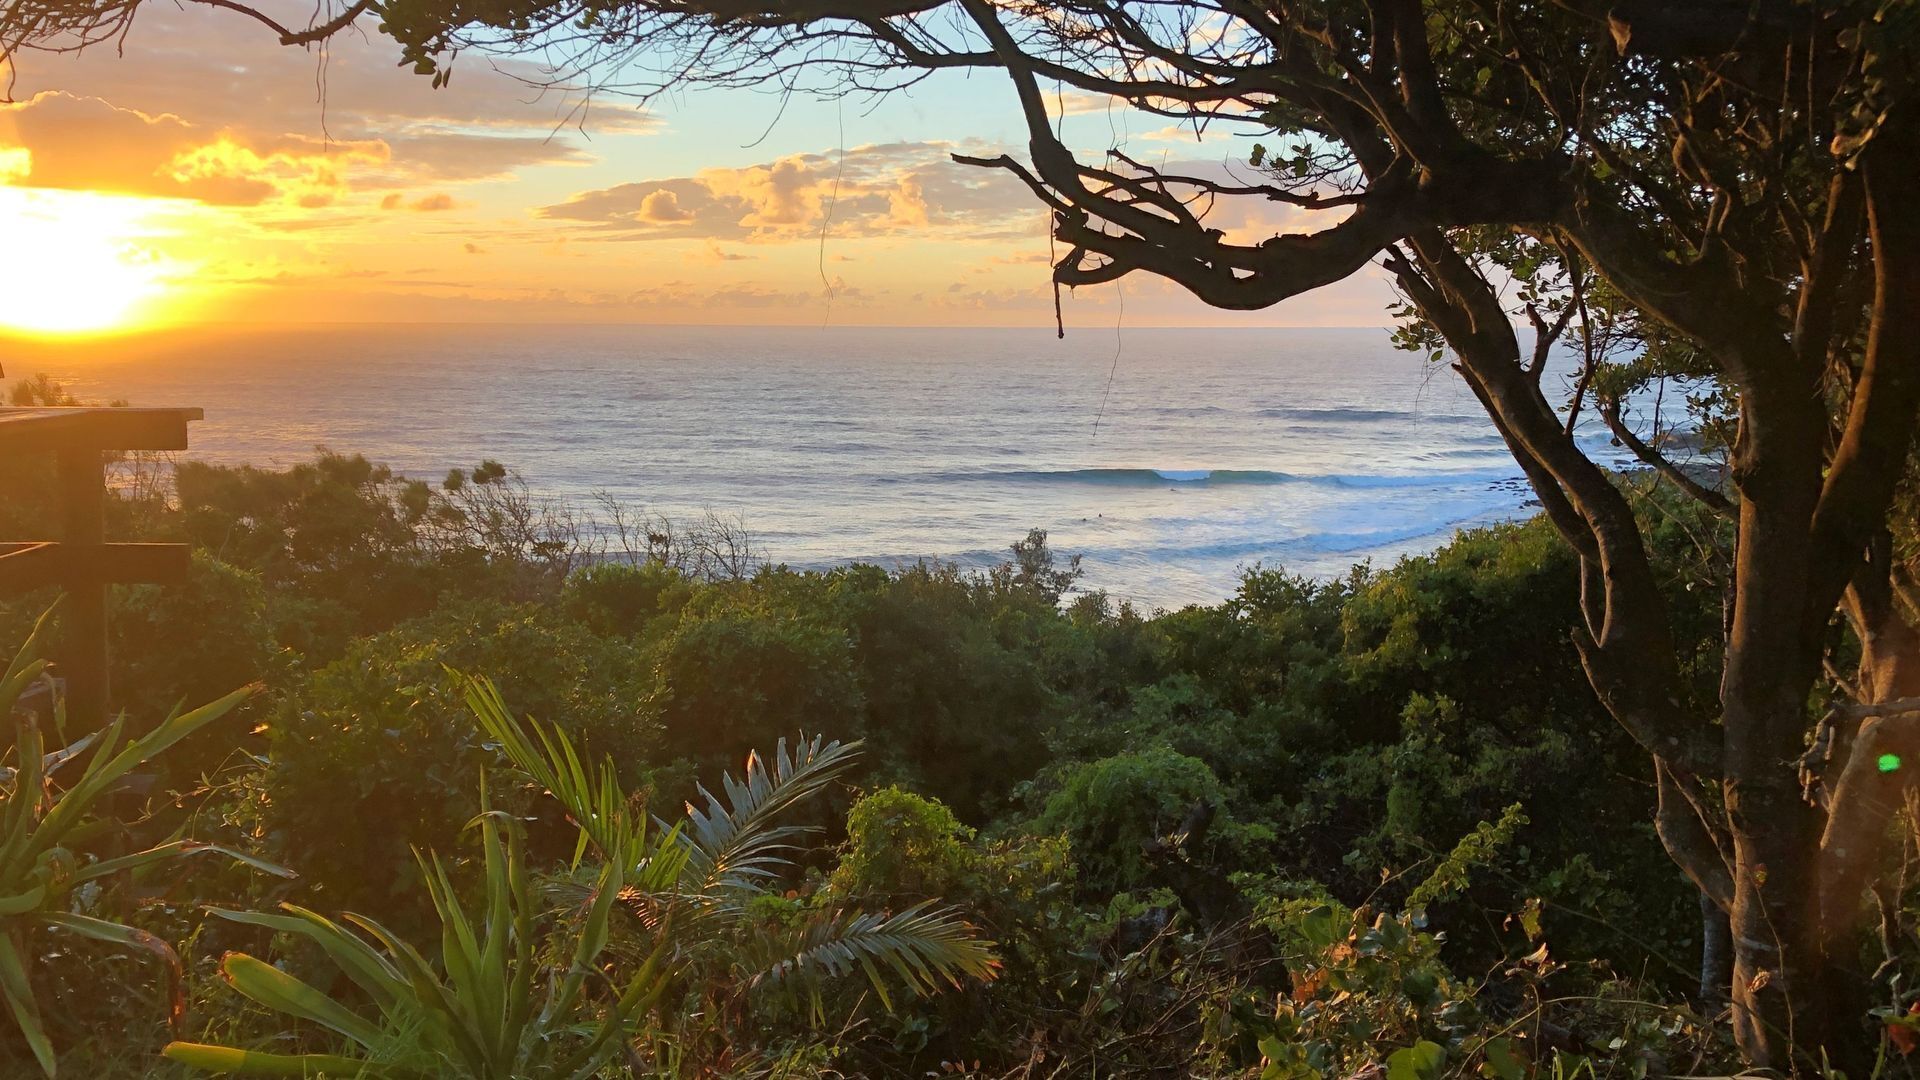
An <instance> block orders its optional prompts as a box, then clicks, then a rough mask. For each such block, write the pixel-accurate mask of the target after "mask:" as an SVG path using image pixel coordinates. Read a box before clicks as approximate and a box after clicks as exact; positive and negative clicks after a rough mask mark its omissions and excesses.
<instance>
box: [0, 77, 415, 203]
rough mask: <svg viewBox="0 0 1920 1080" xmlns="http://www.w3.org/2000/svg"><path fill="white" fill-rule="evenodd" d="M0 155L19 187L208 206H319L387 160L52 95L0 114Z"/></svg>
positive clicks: (375, 150) (353, 148)
mask: <svg viewBox="0 0 1920 1080" xmlns="http://www.w3.org/2000/svg"><path fill="white" fill-rule="evenodd" d="M0 150H4V151H10V153H9V154H8V160H10V161H12V162H13V163H14V167H13V168H12V169H10V170H9V172H10V178H11V180H12V182H13V183H15V184H18V185H21V186H26V187H40V188H63V189H69V190H84V191H105V192H113V193H116V194H125V195H148V196H156V197H160V198H170V199H191V200H194V201H197V202H202V203H208V204H211V205H216V206H258V205H260V204H262V203H266V202H270V201H286V202H290V203H294V204H296V205H303V206H308V207H314V206H324V205H326V204H327V203H330V202H332V201H333V199H334V198H335V197H337V196H338V195H339V194H340V193H342V192H343V191H344V190H345V188H346V174H347V172H348V171H349V170H351V169H353V168H355V167H358V166H362V165H373V164H380V163H383V162H385V161H386V160H387V148H386V146H385V145H384V144H382V143H379V142H377V141H353V142H334V143H325V142H322V141H319V140H315V139H309V138H306V137H305V136H300V135H279V136H271V137H259V138H256V137H251V136H247V135H244V134H241V133H238V132H234V131H231V130H223V129H210V128H207V127H204V126H201V125H197V124H193V123H189V122H188V121H186V120H183V119H181V118H180V117H178V116H175V115H173V114H172V113H148V112H142V111H140V110H137V109H128V108H122V107H120V106H117V105H114V104H112V103H110V102H108V101H105V100H102V99H100V98H97V97H84V96H80V95H75V94H69V93H64V92H61V91H54V90H49V91H43V92H41V93H38V94H35V95H34V96H32V97H30V98H27V99H25V100H23V101H19V102H15V103H13V104H10V105H0ZM22 162H24V163H25V168H24V169H23V168H20V164H21V163H22Z"/></svg>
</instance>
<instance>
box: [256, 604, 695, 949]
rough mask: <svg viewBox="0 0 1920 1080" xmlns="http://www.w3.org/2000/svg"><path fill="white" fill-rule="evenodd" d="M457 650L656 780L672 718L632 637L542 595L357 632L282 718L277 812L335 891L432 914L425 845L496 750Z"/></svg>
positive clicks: (275, 747)
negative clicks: (482, 729)
mask: <svg viewBox="0 0 1920 1080" xmlns="http://www.w3.org/2000/svg"><path fill="white" fill-rule="evenodd" d="M449 666H457V667H460V668H465V669H475V670H478V669H483V668H484V669H486V670H490V671H493V672H496V673H497V675H498V678H499V681H500V685H501V686H502V687H503V688H504V689H505V690H506V691H507V692H509V693H511V694H513V695H514V696H515V700H517V701H519V702H523V703H525V705H526V706H527V707H528V708H529V709H532V710H534V711H536V712H538V713H539V714H541V715H543V716H546V717H549V718H550V719H551V720H552V722H553V723H555V724H556V725H557V726H559V727H561V728H562V729H564V730H566V731H568V732H570V733H572V734H574V735H575V736H576V737H577V738H578V739H579V740H580V741H582V742H583V743H584V744H586V745H587V746H589V747H590V748H592V749H593V750H594V752H596V753H606V754H610V755H611V756H612V757H613V759H614V760H616V761H617V762H619V764H620V767H621V768H622V770H623V771H624V775H625V776H627V777H628V778H629V779H630V781H631V782H633V783H635V784H636V786H642V787H644V786H645V785H646V783H647V782H648V781H649V780H650V778H651V775H652V774H651V772H650V771H649V764H650V763H651V762H652V761H654V760H655V759H656V754H655V752H654V751H655V748H656V747H657V746H658V726H657V723H656V722H655V720H654V718H653V717H652V716H651V715H649V714H648V713H647V712H646V710H645V708H644V706H643V705H642V704H641V702H642V699H643V697H644V691H643V686H644V676H643V672H642V670H641V668H640V664H639V658H638V656H637V655H636V654H635V653H634V652H633V650H631V649H630V648H627V647H625V646H624V645H623V644H621V643H620V642H617V641H609V640H607V639H603V638H598V637H595V636H594V635H592V634H591V633H590V632H588V631H587V630H586V629H584V628H583V627H581V626H580V625H579V624H577V623H573V622H571V621H569V620H566V619H564V618H560V617H558V616H557V615H556V614H555V613H553V612H552V611H550V610H547V609H543V608H540V607H537V606H532V605H511V604H497V603H485V602H464V603H458V604H452V605H449V606H447V607H444V608H442V609H441V610H439V611H436V612H435V613H434V614H433V615H432V616H429V617H427V618H424V619H419V620H414V621H411V622H408V623H404V624H402V625H401V626H399V627H396V628H395V629H393V630H391V631H387V632H385V633H382V634H377V635H374V636H373V637H370V638H365V639H362V640H360V641H357V642H355V643H354V645H353V647H352V648H351V649H350V650H349V651H348V653H347V655H345V656H343V657H342V658H340V659H339V660H336V661H334V662H333V663H331V664H329V665H327V666H326V667H325V668H323V669H322V670H320V671H319V672H317V673H315V674H314V675H313V677H312V678H311V679H310V680H309V681H308V683H307V685H306V686H305V687H304V688H302V689H301V690H300V691H299V692H298V693H297V694H296V695H294V696H293V697H292V698H291V699H290V700H289V701H288V702H287V703H285V704H283V705H282V706H281V707H280V709H279V710H278V712H277V714H276V715H275V717H274V718H273V721H272V725H271V741H272V750H271V765H270V768H269V772H268V776H267V777H266V780H265V785H266V789H267V791H268V792H269V793H270V803H269V805H268V808H267V811H266V819H267V827H268V829H269V832H270V836H271V839H272V841H273V843H274V846H275V850H276V852H277V853H278V854H279V855H280V856H281V857H282V858H283V859H285V860H286V861H287V862H288V863H289V864H290V865H297V866H299V867H300V870H301V872H302V874H303V875H304V876H305V877H306V878H307V879H308V881H309V882H310V883H311V884H312V886H313V888H314V890H315V891H316V893H317V895H318V896H319V897H320V898H322V899H324V900H325V902H326V903H328V904H330V905H338V906H342V907H351V908H354V909H355V910H361V911H370V912H388V911H391V910H393V909H394V908H395V907H396V906H397V907H400V908H404V909H405V910H406V911H407V912H408V913H409V914H410V916H411V917H416V918H418V917H424V916H425V914H426V912H425V909H424V906H423V902H424V901H423V896H424V894H423V893H422V892H421V891H420V890H421V884H422V883H421V880H420V878H419V875H418V868H417V865H416V864H415V861H414V858H413V851H414V849H416V848H418V849H425V848H427V847H431V846H436V845H442V846H443V845H445V844H446V843H447V842H448V840H449V838H451V837H453V836H455V835H456V834H457V833H458V832H459V830H460V828H461V826H462V825H463V824H465V823H466V821H467V820H468V819H470V818H471V817H472V816H473V814H474V812H475V810H476V804H475V802H474V798H475V796H474V793H475V792H476V791H477V790H478V789H479V770H480V768H481V767H482V766H483V765H485V764H486V763H487V762H488V761H489V760H490V759H491V757H492V752H491V750H489V749H488V748H487V747H486V746H485V745H484V742H483V740H482V739H481V738H480V737H479V736H478V735H477V734H476V733H475V731H474V728H473V725H472V723H471V721H470V720H469V719H468V718H467V714H466V708H465V706H464V704H463V702H462V699H461V686H460V684H459V682H458V680H457V679H455V678H454V677H453V676H452V675H450V674H449V673H448V670H447V669H448V667H449Z"/></svg>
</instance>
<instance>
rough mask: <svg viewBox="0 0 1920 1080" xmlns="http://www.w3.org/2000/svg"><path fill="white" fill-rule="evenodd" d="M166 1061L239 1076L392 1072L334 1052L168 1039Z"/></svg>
mask: <svg viewBox="0 0 1920 1080" xmlns="http://www.w3.org/2000/svg"><path fill="white" fill-rule="evenodd" d="M160 1053H161V1054H162V1055H164V1056H165V1057H166V1058H167V1060H169V1061H177V1062H179V1063H180V1064H182V1065H185V1066H187V1067H188V1068H192V1069H204V1070H206V1071H207V1072H216V1073H237V1074H239V1075H241V1076H300V1077H313V1076H319V1075H321V1074H325V1075H327V1076H330V1077H333V1076H337V1077H341V1078H343V1080H344V1078H346V1077H377V1076H387V1075H391V1074H389V1073H387V1072H383V1071H379V1070H376V1069H375V1068H374V1067H373V1066H372V1065H370V1064H368V1063H367V1062H364V1061H355V1060H354V1059H352V1058H349V1057H339V1056H337V1055H334V1054H265V1053H261V1052H260V1051H258V1050H240V1049H236V1048H234V1047H231V1046H209V1045H207V1044H205V1043H187V1042H171V1043H168V1044H167V1045H166V1047H165V1048H164V1049H162V1050H161V1051H160Z"/></svg>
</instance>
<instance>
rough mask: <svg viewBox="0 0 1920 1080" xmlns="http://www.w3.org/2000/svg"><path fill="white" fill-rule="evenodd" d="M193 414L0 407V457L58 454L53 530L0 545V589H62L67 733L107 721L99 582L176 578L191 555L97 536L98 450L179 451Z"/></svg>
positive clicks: (101, 519) (100, 512) (103, 499)
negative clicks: (56, 528)
mask: <svg viewBox="0 0 1920 1080" xmlns="http://www.w3.org/2000/svg"><path fill="white" fill-rule="evenodd" d="M202 415H203V414H202V413H201V411H200V410H199V409H123V408H81V407H72V408H0V457H13V456H16V455H21V454H34V453H50V454H53V455H55V457H56V458H57V461H58V468H59V491H60V521H61V530H60V536H59V538H58V539H55V540H28V541H21V542H15V543H0V592H23V591H27V590H30V589H36V588H40V587H42V586H45V585H58V586H60V588H61V589H63V590H64V591H65V592H66V594H67V602H66V605H65V608H64V611H63V618H64V620H65V624H66V638H65V640H64V642H63V643H62V645H61V648H60V650H59V654H58V656H57V660H58V664H57V671H58V673H59V675H60V676H61V677H62V678H63V679H65V680H66V684H67V722H68V724H69V725H70V727H71V728H72V730H74V731H75V732H85V731H93V730H96V729H98V728H100V727H102V726H104V725H105V724H106V722H107V709H108V703H109V701H110V697H111V693H112V687H111V685H110V681H109V674H108V673H109V657H108V655H107V589H108V588H109V587H110V586H113V585H127V584H136V583H152V584H172V583H177V582H179V581H181V580H183V579H185V577H186V576H187V570H188V567H189V565H190V563H191V559H190V555H189V553H188V550H187V547H186V545H184V544H113V543H108V542H107V536H106V531H107V528H106V521H107V480H106V456H107V454H108V453H111V452H116V451H129V450H185V449H186V448H187V424H188V422H189V421H193V420H199V419H201V418H202ZM0 494H3V493H0Z"/></svg>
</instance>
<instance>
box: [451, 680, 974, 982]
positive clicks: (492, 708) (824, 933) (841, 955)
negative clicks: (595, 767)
mask: <svg viewBox="0 0 1920 1080" xmlns="http://www.w3.org/2000/svg"><path fill="white" fill-rule="evenodd" d="M467 702H468V704H469V706H471V707H472V709H473V711H474V714H475V716H476V717H477V718H478V721H479V723H480V725H481V727H482V728H483V729H484V730H485V731H486V732H487V733H488V734H489V735H490V736H492V737H493V738H494V739H496V740H497V741H498V742H499V743H500V746H501V748H502V750H503V751H504V752H505V753H506V755H507V756H508V758H509V759H510V760H512V761H513V763H514V764H515V765H517V766H519V767H520V768H521V769H522V770H523V771H525V772H526V773H527V774H528V775H529V776H531V777H533V778H534V780H535V781H536V782H537V783H539V784H541V785H542V786H543V787H545V788H546V789H547V791H548V792H549V793H551V794H552V795H553V796H554V798H555V799H557V800H558V801H559V802H560V803H561V805H562V806H563V807H565V808H566V810H567V813H568V815H569V816H571V817H572V818H573V819H574V820H575V822H577V823H578V822H583V821H594V822H600V821H606V822H613V821H616V820H617V819H618V818H619V816H620V815H622V814H625V813H626V812H627V811H626V807H628V806H629V805H631V800H629V799H627V798H625V796H624V795H619V794H618V793H617V790H616V788H615V787H614V786H612V785H611V784H610V782H608V781H604V780H602V781H600V782H596V783H589V782H587V779H586V778H587V777H588V775H589V774H588V771H587V770H586V769H585V767H584V766H583V765H582V764H581V760H580V756H579V754H578V752H577V751H576V750H575V749H574V747H573V744H572V743H571V741H569V740H568V738H567V736H566V734H565V733H564V732H561V731H557V730H553V729H548V728H544V727H542V726H541V725H540V724H539V723H538V722H537V721H534V720H531V719H529V720H527V721H526V722H525V725H524V728H523V725H522V723H521V722H520V721H518V720H515V719H514V717H513V715H512V713H510V712H509V711H508V710H507V708H506V705H505V702H504V701H503V700H502V699H501V697H500V694H499V692H498V691H497V690H496V689H495V688H494V687H493V685H492V683H490V682H488V681H487V680H485V679H469V680H468V691H467ZM528 730H531V732H532V734H531V735H529V734H528V733H527V731H528ZM858 751H859V744H858V743H840V742H829V741H827V740H826V739H824V738H822V737H819V736H815V737H814V738H811V739H808V738H805V737H802V738H801V739H800V740H799V742H798V744H797V745H796V746H794V747H793V749H792V750H791V751H790V750H789V749H788V745H787V742H786V740H784V739H782V740H780V742H779V744H778V746H776V748H775V750H774V752H773V754H772V755H771V757H770V758H763V757H761V756H760V755H758V754H750V755H749V756H748V758H747V767H746V771H745V777H744V779H740V780H736V779H734V778H733V777H732V776H731V775H723V776H722V778H721V781H720V791H721V793H722V794H721V795H716V794H714V793H713V792H712V791H710V790H708V789H707V788H705V787H701V788H699V794H698V799H697V803H696V804H689V805H688V806H687V816H686V820H685V821H684V822H683V823H682V824H680V825H677V826H674V827H672V828H668V827H667V826H666V823H664V822H659V823H658V828H657V830H656V835H657V836H658V837H659V838H660V839H659V840H658V841H656V846H655V847H654V848H653V849H652V851H651V852H650V853H649V854H647V855H646V856H645V857H643V858H641V859H639V860H638V861H637V863H636V865H635V866H634V872H633V873H632V875H631V877H630V879H629V881H628V883H627V885H626V887H625V888H624V889H623V891H622V893H621V901H622V903H623V905H624V906H625V907H626V909H627V910H628V911H629V912H630V913H632V914H633V915H634V916H635V917H636V918H637V919H638V920H639V921H640V923H641V925H642V926H643V927H645V928H646V929H647V930H648V932H649V933H651V934H653V935H655V940H665V939H666V938H667V937H668V936H669V935H671V936H672V937H673V938H674V939H675V941H676V946H677V949H678V953H679V955H680V956H682V957H684V958H688V962H690V963H691V962H694V958H697V957H701V956H704V955H706V954H710V953H713V952H718V951H722V950H724V949H731V948H742V947H743V948H745V949H747V950H748V952H749V954H751V955H755V956H757V957H758V958H759V959H758V961H757V962H756V963H753V964H749V965H748V966H747V968H746V969H744V974H745V975H746V982H745V986H746V987H747V988H749V989H751V988H752V987H755V986H761V985H767V986H787V985H789V984H792V985H798V984H805V985H807V986H809V987H811V988H812V989H811V990H810V991H809V992H810V993H812V994H814V995H815V997H814V1000H815V1001H816V1003H817V1000H818V998H817V988H818V986H819V985H820V982H821V980H823V979H824V978H827V977H830V976H840V975H846V974H849V973H851V972H852V971H853V970H854V969H855V968H856V967H857V968H859V970H861V971H862V972H864V973H865V974H866V975H867V976H868V978H869V981H871V982H872V983H873V984H874V987H875V989H876V990H877V991H878V996H879V997H880V999H881V1001H882V1002H883V1003H885V1004H887V1005H888V1007H889V1008H890V1007H891V1004H892V1003H891V1000H890V999H889V997H888V993H887V990H886V987H885V982H886V980H885V978H884V977H883V974H885V973H890V974H892V975H893V976H894V977H896V978H898V979H899V980H900V981H901V983H903V984H904V985H905V986H907V987H908V988H909V989H910V990H911V991H912V992H913V993H915V994H923V993H928V992H931V991H932V990H933V989H935V988H937V987H938V986H939V985H941V984H942V983H958V982H959V981H960V980H961V979H963V978H978V979H983V980H984V979H991V978H993V977H994V975H995V974H996V973H997V971H998V967H999V962H998V960H997V959H996V958H995V957H994V953H993V945H994V943H993V942H991V941H988V940H985V939H983V938H981V937H980V936H979V934H978V933H977V931H976V930H975V928H974V927H973V926H972V925H971V924H969V923H968V922H967V921H966V920H965V919H964V918H962V917H961V915H960V914H959V913H958V912H957V911H955V910H954V909H952V908H947V907H935V906H933V905H932V904H930V903H929V904H921V905H919V906H917V907H914V908H911V909H909V910H907V911H903V912H900V913H898V914H895V915H882V914H869V913H863V912H859V911H840V912H828V913H822V914H819V915H817V916H816V917H815V918H813V919H812V920H810V921H809V922H807V923H806V924H805V925H804V926H803V928H802V929H801V930H800V931H799V935H800V936H799V937H797V938H796V937H792V936H786V937H780V936H776V937H772V938H768V937H765V936H764V935H765V931H764V930H761V929H758V928H755V927H754V926H752V925H751V923H750V921H749V920H747V919H745V918H744V912H745V908H744V905H745V903H746V901H747V900H748V899H750V898H752V897H754V896H758V895H761V894H763V893H764V891H765V888H766V885H767V884H768V882H770V881H772V880H775V879H776V877H777V875H778V873H779V870H780V868H781V867H783V866H786V865H788V864H789V860H788V858H787V854H788V853H789V852H791V851H794V850H797V849H798V845H797V844H796V843H795V840H796V839H798V838H799V837H800V836H803V835H805V834H806V833H808V832H810V831H813V830H812V827H810V826H806V825H794V824H786V823H783V822H782V821H781V820H780V817H781V815H782V814H784V813H786V812H788V811H790V810H792V809H793V808H794V807H795V806H796V805H798V804H800V803H802V802H804V801H805V800H807V799H810V798H813V797H815V796H817V795H818V794H820V792H822V791H823V790H825V789H826V787H827V786H828V785H829V784H830V783H832V782H833V781H834V780H836V779H839V778H840V777H841V776H843V775H845V773H846V771H847V770H848V769H849V768H850V767H851V766H852V764H853V761H854V758H855V757H856V756H857V754H858ZM611 772H612V765H611V763H602V765H601V768H600V771H599V773H598V774H597V775H598V776H599V777H606V776H609V775H610V774H611ZM722 795H724V798H722ZM582 828H583V832H584V831H585V826H582ZM621 830H625V832H623V833H622V834H623V835H625V834H626V833H631V832H634V831H637V827H636V826H632V825H631V824H623V825H621V826H619V829H617V830H615V831H621ZM675 838H679V841H680V842H679V843H677V844H670V843H669V841H673V840H675ZM595 846H597V847H602V850H603V851H605V850H606V849H605V848H604V847H603V846H601V845H599V844H598V842H596V844H595ZM669 847H674V848H675V849H676V854H677V857H671V858H670V857H669V854H668V850H667V849H668V848H669ZM577 873H578V867H577V866H576V874H577ZM559 887H560V889H561V890H562V891H563V892H566V891H572V892H573V893H575V894H576V895H577V892H578V888H579V886H578V885H577V884H573V885H569V884H568V883H566V882H561V883H559ZM743 929H744V930H745V934H744V936H745V938H746V939H747V940H746V942H745V944H744V946H743V945H741V943H740V941H739V939H740V938H741V937H742V936H743V935H742V933H741V931H742V930H743Z"/></svg>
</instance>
